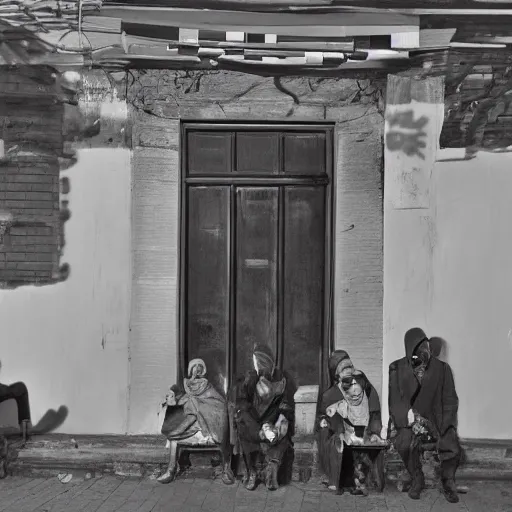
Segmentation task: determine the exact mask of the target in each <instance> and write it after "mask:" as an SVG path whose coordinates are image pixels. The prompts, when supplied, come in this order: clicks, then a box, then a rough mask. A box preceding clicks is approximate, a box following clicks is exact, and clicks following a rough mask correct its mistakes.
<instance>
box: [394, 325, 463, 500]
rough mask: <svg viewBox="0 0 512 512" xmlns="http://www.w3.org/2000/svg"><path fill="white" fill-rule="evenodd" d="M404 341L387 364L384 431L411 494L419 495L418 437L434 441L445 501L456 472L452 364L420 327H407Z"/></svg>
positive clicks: (452, 495) (454, 492)
mask: <svg viewBox="0 0 512 512" xmlns="http://www.w3.org/2000/svg"><path fill="white" fill-rule="evenodd" d="M404 343H405V357H403V358H402V359H399V360H397V361H394V362H393V363H391V364H390V366H389V415H390V425H389V431H390V435H389V437H390V438H392V440H393V444H394V445H395V448H396V450H397V452H398V453H399V454H400V457H401V458H402V460H403V462H404V464H405V467H406V468H407V470H408V472H409V476H410V478H411V482H410V487H409V496H410V497H411V498H412V499H419V498H420V494H421V491H422V490H423V488H424V487H425V478H424V475H423V470H422V466H421V459H420V447H421V443H422V442H428V441H434V443H435V444H436V445H437V452H438V455H439V460H440V461H441V481H442V488H443V494H444V496H445V497H446V499H447V500H448V501H449V502H450V503H457V502H458V501H459V496H458V494H457V488H456V485H455V472H456V471H457V467H458V465H459V461H460V456H461V447H460V443H459V439H458V435H457V412H458V406H459V400H458V397H457V393H456V391H455V382H454V379H453V374H452V370H451V368H450V366H449V365H448V364H447V363H445V362H442V361H440V360H439V359H437V358H436V357H434V356H433V355H432V350H431V347H430V342H429V339H428V337H427V336H426V334H425V332H424V331H423V330H422V329H420V328H418V327H415V328H413V329H410V330H408V331H407V332H406V333H405V337H404ZM406 487H407V486H406Z"/></svg>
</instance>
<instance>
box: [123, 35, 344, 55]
mask: <svg viewBox="0 0 512 512" xmlns="http://www.w3.org/2000/svg"><path fill="white" fill-rule="evenodd" d="M127 41H128V43H129V44H140V45H148V44H155V45H157V44H164V45H166V46H168V47H170V48H172V47H175V46H176V47H177V46H180V42H179V41H172V40H166V39H159V40H152V39H150V38H146V37H139V36H127ZM200 46H201V47H207V48H220V49H230V48H241V49H250V50H279V51H284V50H295V51H307V50H313V51H320V52H321V51H324V52H336V51H340V52H349V51H353V49H354V41H353V40H348V41H346V42H329V41H314V40H307V39H306V38H304V39H303V40H302V41H297V42H279V43H232V42H229V41H210V40H202V41H200Z"/></svg>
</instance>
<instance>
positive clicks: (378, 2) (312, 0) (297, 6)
mask: <svg viewBox="0 0 512 512" xmlns="http://www.w3.org/2000/svg"><path fill="white" fill-rule="evenodd" d="M108 3H113V2H110V1H109V0H106V1H105V2H104V4H103V5H106V4H108ZM115 3H116V4H124V5H126V4H128V5H133V4H138V3H139V4H141V3H142V2H141V0H135V1H133V0H121V1H119V0H116V1H115ZM144 5H147V6H165V7H169V8H189V7H190V0H147V1H145V2H144ZM194 8H195V9H212V10H228V9H229V10H236V11H242V12H244V11H259V12H297V11H299V12H318V11H322V10H333V11H336V10H337V11H339V10H342V9H354V8H357V9H376V8H380V9H382V10H384V9H394V10H398V9H401V10H404V9H409V10H410V9H415V10H417V11H418V12H420V13H421V12H422V11H425V10H429V11H432V10H436V11H437V10H442V9H450V10H467V9H469V8H471V9H472V10H499V9H503V8H512V2H510V1H509V0H504V1H502V2H501V1H495V0H473V1H472V0H467V1H466V0H410V1H406V0H293V1H291V0H194Z"/></svg>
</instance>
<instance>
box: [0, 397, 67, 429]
mask: <svg viewBox="0 0 512 512" xmlns="http://www.w3.org/2000/svg"><path fill="white" fill-rule="evenodd" d="M68 415H69V409H68V408H67V407H66V406H65V405H61V406H60V407H59V408H58V409H57V410H55V409H48V410H47V411H46V412H45V413H44V414H43V416H42V418H41V419H40V420H39V421H38V422H37V424H35V425H34V426H33V427H32V431H31V434H33V435H44V434H49V433H50V432H53V431H55V430H57V429H58V428H59V427H61V426H62V425H63V424H64V422H65V421H66V419H67V417H68ZM0 429H1V430H5V431H7V432H11V430H12V432H13V433H14V435H16V434H19V431H18V409H17V407H16V401H15V400H14V399H9V400H6V401H5V402H2V403H1V404H0Z"/></svg>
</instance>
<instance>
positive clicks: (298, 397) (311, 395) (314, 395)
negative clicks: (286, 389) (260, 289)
mask: <svg viewBox="0 0 512 512" xmlns="http://www.w3.org/2000/svg"><path fill="white" fill-rule="evenodd" d="M294 398H295V403H296V404H316V402H317V400H318V386H316V385H315V386H299V389H298V390H297V392H296V393H295V395H294Z"/></svg>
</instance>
